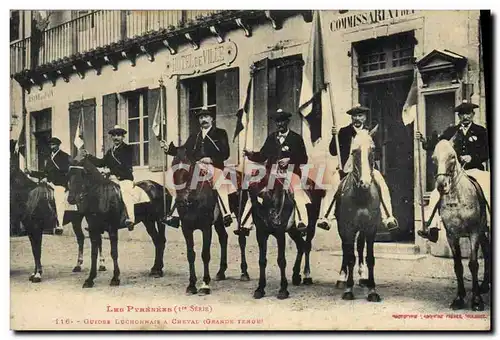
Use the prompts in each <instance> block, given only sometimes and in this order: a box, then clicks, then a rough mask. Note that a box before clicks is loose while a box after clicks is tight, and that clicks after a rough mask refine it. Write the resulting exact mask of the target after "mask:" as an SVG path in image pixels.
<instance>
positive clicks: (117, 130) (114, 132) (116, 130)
mask: <svg viewBox="0 0 500 340" xmlns="http://www.w3.org/2000/svg"><path fill="white" fill-rule="evenodd" d="M126 133H127V130H125V129H124V128H122V127H121V126H119V125H115V126H114V127H113V128H112V129H111V130H109V131H108V134H110V135H124V134H126Z"/></svg>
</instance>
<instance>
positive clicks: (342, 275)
mask: <svg viewBox="0 0 500 340" xmlns="http://www.w3.org/2000/svg"><path fill="white" fill-rule="evenodd" d="M340 238H341V239H342V235H341V237H340ZM344 248H345V246H344V241H342V266H341V267H340V272H339V277H338V279H337V283H336V284H335V287H336V288H338V289H345V287H346V285H347V253H346V252H345V249H344Z"/></svg>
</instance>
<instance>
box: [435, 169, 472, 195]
mask: <svg viewBox="0 0 500 340" xmlns="http://www.w3.org/2000/svg"><path fill="white" fill-rule="evenodd" d="M457 172H458V173H457ZM464 174H465V171H464V169H463V168H461V169H460V170H458V171H457V167H456V165H455V166H454V168H453V171H450V172H440V173H437V174H436V176H434V180H437V179H438V178H439V177H440V176H444V177H449V178H450V180H451V183H450V191H451V190H452V189H455V188H456V186H457V184H458V181H459V180H460V179H461V177H462V176H463V175H464Z"/></svg>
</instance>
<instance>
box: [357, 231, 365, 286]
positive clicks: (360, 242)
mask: <svg viewBox="0 0 500 340" xmlns="http://www.w3.org/2000/svg"><path fill="white" fill-rule="evenodd" d="M365 241H366V238H365V234H364V232H360V233H359V234H358V239H357V241H356V249H357V251H358V266H359V267H358V274H359V285H360V286H361V287H365V286H367V285H368V278H367V277H366V272H367V266H366V264H365V261H364V251H365ZM367 249H368V248H367ZM367 256H368V255H367Z"/></svg>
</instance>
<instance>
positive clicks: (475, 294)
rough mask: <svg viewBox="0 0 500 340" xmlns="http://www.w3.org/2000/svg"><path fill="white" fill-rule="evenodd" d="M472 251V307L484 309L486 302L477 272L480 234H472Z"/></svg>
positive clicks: (470, 264) (476, 309) (470, 267)
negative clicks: (480, 288) (480, 289)
mask: <svg viewBox="0 0 500 340" xmlns="http://www.w3.org/2000/svg"><path fill="white" fill-rule="evenodd" d="M469 239H470V246H471V252H470V257H469V270H470V272H471V274H472V302H471V307H472V310H473V311H483V310H484V302H483V298H482V297H481V292H480V291H479V282H478V278H477V276H478V275H477V273H478V270H479V263H478V261H477V251H478V248H479V234H478V233H474V234H471V235H470V237H469Z"/></svg>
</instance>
